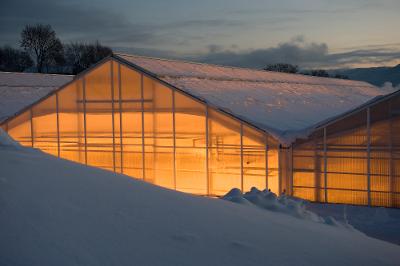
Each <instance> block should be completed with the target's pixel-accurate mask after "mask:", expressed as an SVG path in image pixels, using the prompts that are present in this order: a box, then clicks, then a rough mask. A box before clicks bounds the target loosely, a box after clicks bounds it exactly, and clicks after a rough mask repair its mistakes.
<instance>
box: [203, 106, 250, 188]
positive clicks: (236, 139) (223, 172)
mask: <svg viewBox="0 0 400 266" xmlns="http://www.w3.org/2000/svg"><path fill="white" fill-rule="evenodd" d="M208 127H209V130H208V132H209V160H210V161H209V178H210V181H209V182H210V193H211V194H212V195H224V194H225V193H227V192H228V191H229V190H230V189H232V188H241V183H242V182H241V159H240V123H239V122H237V121H235V120H233V119H231V118H229V117H227V116H224V115H222V114H220V113H218V112H215V111H212V110H210V112H209V123H208Z"/></svg>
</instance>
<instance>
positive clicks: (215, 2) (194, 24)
mask: <svg viewBox="0 0 400 266" xmlns="http://www.w3.org/2000/svg"><path fill="white" fill-rule="evenodd" d="M399 13H400V1H399V0H380V1H377V0H334V1H332V0H330V1H329V0H319V1H317V0H290V1H289V0H281V1H276V0H274V1H269V0H248V1H243V0H229V1H227V0H225V1H219V0H201V1H183V0H168V1H166V0H147V1H129V0H114V1H105V0H101V1H92V0H80V1H78V0H69V1H54V0H35V1H32V0H30V1H23V0H2V3H1V9H0V36H1V39H0V44H9V45H12V46H18V41H19V34H20V32H21V30H22V28H23V27H24V25H26V24H33V23H43V24H50V25H52V27H53V28H54V29H55V30H56V32H57V34H58V36H59V37H60V39H61V40H62V41H63V42H66V43H68V42H71V41H94V40H99V41H100V42H101V43H103V44H105V45H108V46H110V47H112V48H113V49H114V51H120V52H127V53H136V54H143V55H149V56H157V57H171V58H184V59H190V60H197V61H203V62H210V63H218V64H227V65H236V66H243V67H255V68H260V67H262V66H264V65H266V64H268V63H276V62H287V63H293V64H298V65H300V66H301V67H303V68H310V67H314V68H315V67H323V68H338V67H356V66H362V67H369V66H381V65H387V66H393V65H396V64H398V63H400V34H399V25H400V16H399Z"/></svg>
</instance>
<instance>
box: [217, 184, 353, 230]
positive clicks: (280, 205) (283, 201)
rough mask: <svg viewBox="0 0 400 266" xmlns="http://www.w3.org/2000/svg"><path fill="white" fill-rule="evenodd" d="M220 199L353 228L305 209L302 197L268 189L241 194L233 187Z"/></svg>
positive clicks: (252, 189) (255, 189)
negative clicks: (279, 194)
mask: <svg viewBox="0 0 400 266" xmlns="http://www.w3.org/2000/svg"><path fill="white" fill-rule="evenodd" d="M222 199H223V200H227V201H231V202H235V203H240V204H244V205H253V206H256V207H259V208H262V209H265V210H270V211H274V212H280V213H285V214H288V215H290V216H293V217H296V218H298V219H303V220H309V221H313V222H316V223H322V224H327V225H332V226H337V227H342V228H347V229H350V230H353V227H352V226H351V225H349V224H346V223H340V222H338V221H336V220H335V219H334V218H333V217H331V216H327V217H325V218H323V217H321V216H319V215H317V214H315V213H314V212H311V211H309V210H307V209H306V204H307V203H306V202H305V201H304V200H302V199H298V198H293V197H289V196H286V195H282V196H279V197H278V196H276V194H275V193H273V192H271V191H268V190H263V191H260V190H258V189H257V188H255V187H253V188H251V190H250V191H249V192H246V193H245V194H243V193H242V192H241V191H240V189H237V188H234V189H232V190H231V191H229V192H228V193H227V194H226V195H225V196H223V197H222Z"/></svg>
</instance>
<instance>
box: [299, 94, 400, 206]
mask: <svg viewBox="0 0 400 266" xmlns="http://www.w3.org/2000/svg"><path fill="white" fill-rule="evenodd" d="M367 112H368V111H367V110H366V109H364V110H362V111H359V112H358V113H355V114H354V115H351V116H349V117H346V118H344V119H342V120H338V121H337V122H335V123H333V124H330V125H329V126H328V127H327V129H326V132H327V136H326V152H325V150H324V145H314V146H313V145H312V143H313V140H312V139H313V138H314V139H316V138H315V134H313V135H312V136H311V137H310V138H311V139H310V140H309V141H308V142H307V141H299V142H298V144H297V145H295V146H294V148H293V194H294V195H295V196H298V197H301V198H305V199H309V200H316V201H324V195H325V190H324V184H323V182H321V183H320V186H319V187H321V188H322V190H318V189H317V191H316V193H315V196H314V197H313V196H312V192H311V190H310V187H314V186H315V185H314V184H315V182H318V180H320V181H323V180H324V177H325V174H326V178H327V190H326V195H327V199H326V200H327V202H332V203H348V204H361V205H367V204H370V205H372V206H385V207H399V206H400V202H399V198H400V197H399V192H400V190H399V189H400V185H399V181H400V178H399V176H400V137H399V136H400V123H399V122H400V117H399V115H400V99H399V96H396V97H393V98H391V99H388V100H386V101H383V102H381V103H377V104H375V105H373V106H371V107H370V108H369V115H368V113H367ZM368 117H369V118H370V122H369V127H368V121H367V119H368ZM317 142H318V141H317ZM321 147H322V148H321ZM313 151H315V155H314V163H313V160H312V157H313V156H312V155H313ZM325 154H326V157H325ZM325 160H326V165H327V169H326V173H325V170H324V167H323V166H324V163H325ZM321 161H322V163H321ZM318 197H319V198H318Z"/></svg>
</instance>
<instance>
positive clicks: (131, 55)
mask: <svg viewBox="0 0 400 266" xmlns="http://www.w3.org/2000/svg"><path fill="white" fill-rule="evenodd" d="M114 55H116V56H117V57H118V56H119V55H121V56H128V57H139V58H144V59H153V60H160V61H166V62H176V63H187V64H193V65H202V66H211V67H221V68H226V69H238V70H246V71H252V72H259V73H262V74H265V73H271V74H281V75H286V76H301V77H305V78H309V79H316V78H323V79H327V80H332V81H349V82H354V83H364V86H374V85H372V84H370V83H368V82H365V81H360V80H352V79H346V80H345V79H339V78H334V77H315V76H311V75H304V74H300V73H285V72H275V71H269V70H261V69H254V68H246V67H236V66H226V65H218V64H210V63H202V62H195V61H190V60H181V59H170V58H160V57H153V56H144V55H136V54H127V53H114Z"/></svg>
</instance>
